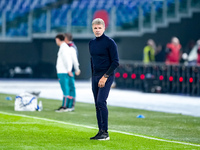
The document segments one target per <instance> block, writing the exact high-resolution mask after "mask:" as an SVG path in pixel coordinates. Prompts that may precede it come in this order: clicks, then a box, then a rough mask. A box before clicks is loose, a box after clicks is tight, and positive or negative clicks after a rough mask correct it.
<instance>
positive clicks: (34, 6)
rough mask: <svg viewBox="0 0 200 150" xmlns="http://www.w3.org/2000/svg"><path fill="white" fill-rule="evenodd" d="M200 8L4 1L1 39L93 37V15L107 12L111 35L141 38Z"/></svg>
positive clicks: (137, 2)
mask: <svg viewBox="0 0 200 150" xmlns="http://www.w3.org/2000/svg"><path fill="white" fill-rule="evenodd" d="M199 5H200V2H199V1H196V0H152V1H149V0H109V1H107V0H101V1H99V0H93V1H90V0H73V1H72V0H71V1H70V0H1V1H0V30H1V31H0V35H1V37H3V38H5V37H6V36H8V37H15V36H31V35H29V34H34V33H42V34H44V33H48V35H47V37H49V34H50V33H55V32H66V31H70V32H73V33H87V34H91V31H90V29H88V24H89V23H91V20H92V19H93V17H94V16H93V15H94V14H95V12H96V11H99V10H105V11H107V12H108V17H109V20H110V21H109V22H110V23H109V25H108V30H107V32H110V33H111V32H112V35H113V33H115V34H116V35H118V36H119V35H121V36H123V35H124V34H127V33H128V35H130V36H137V35H141V34H144V33H145V32H155V31H156V29H157V27H161V26H163V27H164V26H167V25H168V24H169V23H170V22H173V21H180V19H181V17H190V16H191V13H192V11H193V10H197V9H198V10H199V8H200V7H198V6H199ZM130 31H131V32H130ZM1 37H0V39H1ZM52 37H53V36H52ZM86 37H87V36H86Z"/></svg>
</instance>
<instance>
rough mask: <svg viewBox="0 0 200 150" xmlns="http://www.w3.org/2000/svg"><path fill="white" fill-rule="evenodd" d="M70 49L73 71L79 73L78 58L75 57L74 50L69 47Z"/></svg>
mask: <svg viewBox="0 0 200 150" xmlns="http://www.w3.org/2000/svg"><path fill="white" fill-rule="evenodd" d="M70 49H71V56H72V63H73V66H74V69H75V71H79V70H80V69H79V62H78V58H77V55H76V50H75V49H74V48H73V47H70Z"/></svg>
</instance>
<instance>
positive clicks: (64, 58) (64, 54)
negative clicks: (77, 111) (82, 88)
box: [55, 34, 73, 112]
mask: <svg viewBox="0 0 200 150" xmlns="http://www.w3.org/2000/svg"><path fill="white" fill-rule="evenodd" d="M55 41H56V44H57V45H58V46H59V51H58V56H57V62H56V71H57V76H58V80H59V83H60V86H61V89H62V92H63V101H62V106H61V107H59V108H58V109H57V110H56V112H65V111H67V98H68V97H69V96H70V90H69V78H70V77H71V76H73V74H72V65H73V63H72V62H73V61H72V55H71V48H70V47H69V46H68V45H67V44H66V43H65V36H64V35H63V34H57V35H56V37H55Z"/></svg>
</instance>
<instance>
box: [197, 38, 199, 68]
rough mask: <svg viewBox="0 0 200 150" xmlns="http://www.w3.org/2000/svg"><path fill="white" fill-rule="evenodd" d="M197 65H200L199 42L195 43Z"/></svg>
mask: <svg viewBox="0 0 200 150" xmlns="http://www.w3.org/2000/svg"><path fill="white" fill-rule="evenodd" d="M197 65H200V40H198V41H197Z"/></svg>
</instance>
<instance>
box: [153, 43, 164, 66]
mask: <svg viewBox="0 0 200 150" xmlns="http://www.w3.org/2000/svg"><path fill="white" fill-rule="evenodd" d="M165 59H166V52H165V46H164V45H162V44H158V46H157V47H156V52H155V61H156V62H161V63H162V62H165Z"/></svg>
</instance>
